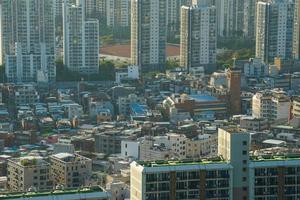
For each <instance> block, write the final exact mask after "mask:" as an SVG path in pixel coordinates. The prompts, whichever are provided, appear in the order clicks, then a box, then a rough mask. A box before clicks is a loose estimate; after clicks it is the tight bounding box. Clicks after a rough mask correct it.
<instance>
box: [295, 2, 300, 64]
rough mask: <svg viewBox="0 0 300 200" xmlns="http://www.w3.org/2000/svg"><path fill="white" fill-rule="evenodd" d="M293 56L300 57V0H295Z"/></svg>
mask: <svg viewBox="0 0 300 200" xmlns="http://www.w3.org/2000/svg"><path fill="white" fill-rule="evenodd" d="M293 58H295V59H299V58H300V0H295V12H294V28H293Z"/></svg>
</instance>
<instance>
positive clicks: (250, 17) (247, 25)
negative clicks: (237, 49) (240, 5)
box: [243, 0, 256, 39]
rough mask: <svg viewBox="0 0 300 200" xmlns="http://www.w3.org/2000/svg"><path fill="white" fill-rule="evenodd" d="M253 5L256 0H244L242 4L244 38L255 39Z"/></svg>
mask: <svg viewBox="0 0 300 200" xmlns="http://www.w3.org/2000/svg"><path fill="white" fill-rule="evenodd" d="M255 5H256V0H245V2H244V20H243V22H244V29H243V32H244V36H245V37H247V38H249V39H255Z"/></svg>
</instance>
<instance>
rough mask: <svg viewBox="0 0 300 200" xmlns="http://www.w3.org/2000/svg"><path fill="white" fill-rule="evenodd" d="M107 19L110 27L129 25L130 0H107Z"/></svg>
mask: <svg viewBox="0 0 300 200" xmlns="http://www.w3.org/2000/svg"><path fill="white" fill-rule="evenodd" d="M106 21H107V22H106V24H107V26H110V27H129V26H130V0H106Z"/></svg>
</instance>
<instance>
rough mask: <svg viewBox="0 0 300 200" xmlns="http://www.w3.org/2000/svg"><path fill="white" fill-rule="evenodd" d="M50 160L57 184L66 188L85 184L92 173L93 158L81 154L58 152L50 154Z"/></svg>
mask: <svg viewBox="0 0 300 200" xmlns="http://www.w3.org/2000/svg"><path fill="white" fill-rule="evenodd" d="M50 161H51V175H52V178H53V181H54V184H55V185H63V186H64V187H65V188H78V187H81V186H85V181H86V180H87V179H89V178H90V176H91V174H92V160H91V159H89V158H86V157H83V156H81V155H79V154H70V153H58V154H55V155H52V156H50Z"/></svg>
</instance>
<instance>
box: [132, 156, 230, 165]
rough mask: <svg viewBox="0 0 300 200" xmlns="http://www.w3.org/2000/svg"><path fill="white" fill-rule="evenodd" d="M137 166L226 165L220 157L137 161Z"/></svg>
mask: <svg viewBox="0 0 300 200" xmlns="http://www.w3.org/2000/svg"><path fill="white" fill-rule="evenodd" d="M137 163H138V164H139V165H141V166H143V167H164V166H183V165H205V164H218V163H227V161H225V160H224V159H223V158H222V157H215V158H208V159H194V160H193V159H184V160H179V161H166V160H157V161H138V162H137Z"/></svg>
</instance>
